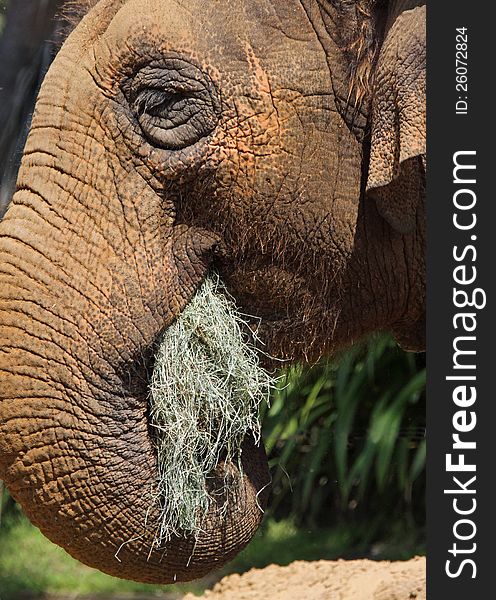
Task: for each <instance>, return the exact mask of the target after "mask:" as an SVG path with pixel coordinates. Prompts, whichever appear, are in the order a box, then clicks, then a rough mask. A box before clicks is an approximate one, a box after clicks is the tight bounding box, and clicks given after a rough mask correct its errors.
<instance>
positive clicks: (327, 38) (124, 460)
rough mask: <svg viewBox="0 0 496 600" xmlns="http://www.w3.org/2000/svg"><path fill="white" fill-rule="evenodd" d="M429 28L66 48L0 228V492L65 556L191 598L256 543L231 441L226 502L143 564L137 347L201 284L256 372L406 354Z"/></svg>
mask: <svg viewBox="0 0 496 600" xmlns="http://www.w3.org/2000/svg"><path fill="white" fill-rule="evenodd" d="M82 4H83V5H84V6H83V11H82V12H85V9H86V8H88V6H89V5H91V4H95V2H83V3H82ZM87 5H88V6H87ZM410 7H415V8H413V9H411V10H409V8H410ZM424 28H425V6H423V3H422V2H413V3H412V2H406V1H404V2H394V1H392V2H389V3H388V2H375V1H374V0H360V1H357V2H354V1H352V0H349V1H346V2H345V1H339V0H332V1H331V0H320V1H317V0H299V1H298V0H284V1H282V0H270V1H269V0H240V1H239V2H229V1H228V0H209V1H205V0H203V1H201V0H180V1H179V0H146V1H145V0H101V1H100V2H98V3H96V5H95V6H94V7H93V8H92V9H91V10H90V11H89V12H88V14H87V16H86V17H85V18H84V19H83V20H82V21H81V23H79V25H77V27H76V28H75V29H74V31H73V33H72V34H71V35H70V37H69V38H68V40H67V41H66V43H65V44H64V46H63V48H62V50H61V51H60V53H59V54H58V56H57V58H56V60H55V62H54V63H53V66H52V67H51V69H50V71H49V73H48V75H47V77H46V79H45V82H44V84H43V86H42V89H41V92H40V95H39V98H38V102H37V107H36V113H35V116H34V119H33V124H32V128H31V132H30V135H29V138H28V141H27V145H26V149H25V153H24V157H23V161H22V167H21V171H20V174H19V179H18V190H17V192H16V194H15V196H14V199H13V202H12V204H11V206H10V208H9V209H8V211H7V213H6V216H5V219H4V220H3V222H2V223H1V224H0V399H1V403H0V478H2V479H4V481H5V482H6V484H7V486H8V487H9V489H10V491H11V493H12V494H13V495H14V497H15V498H16V499H17V500H19V501H20V502H21V503H22V505H23V507H24V509H25V511H26V512H27V514H28V516H29V517H30V518H31V520H32V521H33V522H34V523H36V524H37V525H38V526H39V527H40V528H41V530H42V531H43V532H44V533H45V534H46V535H47V536H48V537H49V538H50V539H52V540H53V541H54V542H56V543H58V544H60V545H62V546H63V547H64V548H66V549H67V550H68V551H69V552H70V553H71V554H72V555H73V556H75V557H77V558H78V559H80V560H82V561H83V562H85V563H87V564H90V565H92V566H95V567H97V568H99V569H101V570H103V571H106V572H108V573H111V574H114V575H118V576H120V577H127V578H132V579H137V580H141V581H148V582H159V581H160V582H166V581H174V580H187V579H191V578H194V577H198V576H200V575H203V574H205V573H206V572H208V571H210V570H212V569H213V568H215V567H217V566H220V565H222V564H223V563H225V562H226V561H227V560H229V559H230V558H232V556H234V555H235V554H236V553H237V552H238V551H239V550H240V549H241V548H242V547H243V546H244V545H245V544H246V543H247V542H248V541H249V540H250V538H251V536H252V535H253V533H254V531H255V530H256V528H257V526H258V524H259V522H260V519H261V510H260V508H261V506H263V504H264V502H265V501H266V491H265V492H263V493H261V494H258V492H259V491H260V490H261V489H262V488H263V487H264V486H265V484H266V483H267V479H268V475H267V470H266V462H265V458H264V456H263V450H262V449H261V448H255V447H254V446H253V443H252V442H250V441H249V440H247V442H246V447H245V449H244V451H243V462H244V464H243V472H244V476H243V479H242V484H241V485H240V487H239V493H238V494H235V495H234V496H233V497H231V498H227V499H226V498H217V499H216V502H214V503H213V505H212V509H211V511H210V513H209V514H208V515H207V518H206V519H205V522H204V523H203V533H202V535H200V536H199V538H198V539H197V540H194V539H192V538H191V537H187V536H186V537H179V538H177V539H174V540H171V542H170V543H168V544H167V547H166V548H158V549H157V548H152V544H153V539H154V529H155V528H156V522H157V514H156V509H155V508H153V507H152V508H151V507H150V502H149V498H148V496H149V491H150V490H151V489H152V488H153V486H154V482H155V481H156V475H157V472H156V457H155V452H154V445H153V439H152V436H151V434H150V431H149V424H148V419H147V379H148V376H149V373H150V369H151V366H152V365H153V348H154V344H155V343H156V341H157V339H158V338H159V336H160V334H161V333H162V332H163V331H164V330H165V329H166V328H167V327H168V326H169V325H170V324H171V323H172V322H173V320H174V319H176V318H177V317H178V316H179V315H180V314H181V311H182V309H183V308H184V307H185V305H186V304H187V303H188V302H189V301H190V300H191V298H192V297H193V295H194V293H195V290H197V289H198V287H199V286H200V285H201V283H202V281H203V280H204V278H205V277H206V275H207V273H208V272H209V270H210V269H211V268H215V269H216V270H217V271H218V272H219V274H220V277H221V279H222V280H223V282H224V284H225V285H226V286H227V289H228V290H229V292H230V293H231V294H232V295H233V297H234V298H235V299H236V302H237V304H238V306H239V308H240V310H242V311H243V312H245V313H248V314H251V315H255V316H256V317H259V318H260V319H261V321H260V328H259V335H260V337H261V339H262V340H263V341H264V342H265V343H266V347H265V348H264V350H265V351H267V352H269V353H270V354H271V355H273V356H276V357H280V358H285V359H289V360H314V359H316V358H317V357H318V356H320V355H322V354H330V353H333V352H335V351H337V350H339V349H340V348H343V347H345V346H347V345H349V344H351V343H353V342H354V341H355V340H357V339H359V338H360V337H363V336H364V335H367V334H369V333H371V332H373V331H377V330H381V329H388V330H391V331H392V332H393V333H394V335H395V336H396V337H397V339H398V340H399V341H400V343H401V344H402V345H403V346H405V347H407V348H409V349H421V348H422V346H423V337H424V205H423V199H424V186H425V182H424V179H425V173H424V169H425V107H424V103H425V90H424V85H425V32H424ZM376 50H377V52H376ZM255 322H256V319H255V320H254V323H255ZM178 360H180V357H178ZM236 469H237V467H236V465H233V464H227V465H224V464H220V465H219V466H218V469H217V471H216V473H214V474H213V478H212V479H211V486H212V491H214V490H215V489H217V487H216V481H217V479H218V478H222V477H224V476H225V474H226V472H233V473H234V474H235V471H236ZM216 478H217V479H216ZM225 500H227V501H228V510H227V511H226V512H225V513H222V514H221V513H220V512H219V511H218V510H216V506H215V505H216V504H218V505H220V504H222V503H223V502H224V501H225ZM165 501H166V499H165Z"/></svg>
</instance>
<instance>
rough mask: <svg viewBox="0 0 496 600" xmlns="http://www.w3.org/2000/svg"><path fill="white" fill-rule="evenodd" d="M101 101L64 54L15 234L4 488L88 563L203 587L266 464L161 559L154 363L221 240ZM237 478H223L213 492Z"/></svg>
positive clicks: (5, 268)
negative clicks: (122, 133)
mask: <svg viewBox="0 0 496 600" xmlns="http://www.w3.org/2000/svg"><path fill="white" fill-rule="evenodd" d="M71 82H77V86H76V87H75V86H74V84H73V83H71ZM100 91H101V90H98V89H97V88H95V85H94V82H93V80H92V79H91V76H90V75H89V74H88V71H87V70H86V69H85V68H84V65H83V66H81V65H79V66H75V65H74V64H73V63H69V62H68V61H67V60H66V59H65V54H64V52H63V51H62V53H61V55H60V58H58V59H57V60H56V62H55V64H54V66H53V67H52V69H51V71H50V73H49V74H48V76H47V79H46V81H45V83H44V85H43V87H42V90H41V93H40V97H39V100H38V104H37V111H36V114H35V117H34V119H33V125H32V131H31V133H30V135H29V138H28V142H27V146H26V151H25V155H24V158H23V163H22V167H21V171H20V175H19V180H18V191H17V192H16V194H15V196H14V199H13V202H12V205H11V207H10V208H9V210H8V211H7V214H6V216H5V219H4V220H3V221H2V222H1V223H0V479H3V480H4V481H5V483H6V485H7V486H8V488H9V490H10V491H11V493H12V495H13V496H14V497H15V498H16V499H17V500H18V501H19V502H20V503H21V504H22V506H23V508H24V510H25V512H26V514H27V515H28V517H29V518H30V519H31V520H32V521H33V522H34V523H35V524H36V525H37V526H39V528H40V529H41V530H42V531H43V533H44V534H45V535H46V536H47V537H49V538H50V539H51V540H52V541H54V542H55V543H57V544H59V545H61V546H63V547H64V548H65V549H66V550H67V551H68V552H69V553H70V554H72V555H73V556H74V557H76V558H78V559H79V560H81V561H82V562H84V563H86V564H89V565H90V566H93V567H96V568H98V569H100V570H102V571H105V572H107V573H110V574H112V575H116V576H120V577H124V578H129V579H134V580H139V581H144V582H149V583H153V582H160V583H166V582H172V581H181V580H190V579H194V578H197V577H200V576H202V575H204V574H205V573H207V572H208V571H210V570H212V568H214V567H217V566H220V565H222V564H223V563H225V562H226V561H228V560H230V559H231V558H232V557H233V556H234V555H235V554H236V553H237V552H239V550H240V549H241V548H242V547H244V545H246V543H247V542H248V541H249V540H250V538H251V537H252V535H253V533H254V532H255V530H256V528H257V527H258V524H259V522H260V519H261V511H260V503H263V497H262V498H257V493H258V491H259V490H260V489H261V488H263V487H264V485H265V484H266V483H267V479H268V475H267V470H266V469H267V467H266V460H265V457H264V453H263V449H261V448H255V447H253V446H250V447H248V446H246V448H245V452H243V454H242V467H243V476H242V478H241V479H240V481H241V484H240V486H239V489H238V493H237V494H236V497H235V498H234V497H233V498H228V499H225V498H224V499H220V500H219V501H220V502H222V503H223V504H224V502H225V501H227V507H228V508H227V510H225V505H224V510H222V511H220V510H217V507H216V506H212V507H211V509H210V511H209V512H208V514H207V515H206V517H205V518H204V521H203V522H202V527H201V529H202V532H201V534H200V535H198V536H196V537H193V536H191V535H189V536H188V535H184V536H176V537H173V538H172V539H171V540H169V542H168V543H167V544H166V546H165V547H157V546H156V544H155V543H154V541H155V539H156V536H155V534H156V527H157V523H158V518H159V517H158V513H159V509H160V507H158V506H157V505H156V504H154V503H153V502H151V498H152V497H153V490H154V486H155V484H156V480H157V460H156V452H155V446H154V442H153V436H152V434H151V432H150V425H149V419H148V403H147V394H148V380H149V375H150V369H151V366H152V361H153V353H154V349H155V344H156V341H157V339H158V338H159V336H160V335H161V334H162V332H163V331H164V330H165V329H166V328H167V326H168V325H170V323H171V322H172V321H173V320H174V319H175V318H176V317H177V316H178V315H179V314H180V312H181V310H182V309H183V308H184V306H185V305H186V304H187V303H188V301H189V300H190V299H191V297H192V296H193V295H194V293H195V290H196V289H197V287H198V286H199V285H200V283H201V282H202V281H203V279H204V277H205V275H206V273H207V271H208V268H209V263H210V254H211V249H212V247H213V245H214V244H215V241H216V240H215V239H214V238H213V237H212V236H211V235H209V234H207V233H206V232H204V231H199V230H195V229H194V228H188V227H186V226H184V225H177V226H176V225H175V224H174V211H173V207H172V204H171V203H169V202H167V200H166V199H164V198H163V197H161V196H160V195H159V194H157V193H156V191H155V190H154V186H153V181H152V180H151V179H149V180H146V179H145V178H143V176H142V175H141V174H138V173H137V172H136V170H135V166H134V165H130V166H127V167H126V166H125V165H123V164H121V162H120V160H119V156H118V154H117V151H116V149H115V147H114V146H112V141H111V140H109V137H108V136H106V135H105V133H104V132H103V130H102V131H98V130H95V128H94V124H95V123H98V122H102V121H105V119H103V118H100V119H95V118H94V117H95V115H94V114H89V112H88V109H89V108H91V110H92V111H95V110H97V109H96V108H95V107H96V106H98V102H97V97H96V96H97V94H98V93H100ZM71 115H72V116H71ZM75 115H77V118H76V117H75ZM100 117H102V115H100ZM236 469H237V467H236V466H234V465H232V464H229V465H223V464H220V465H218V467H217V471H216V473H214V474H212V480H213V485H215V477H218V478H222V477H224V476H225V473H226V472H227V471H229V470H236ZM165 501H166V500H165Z"/></svg>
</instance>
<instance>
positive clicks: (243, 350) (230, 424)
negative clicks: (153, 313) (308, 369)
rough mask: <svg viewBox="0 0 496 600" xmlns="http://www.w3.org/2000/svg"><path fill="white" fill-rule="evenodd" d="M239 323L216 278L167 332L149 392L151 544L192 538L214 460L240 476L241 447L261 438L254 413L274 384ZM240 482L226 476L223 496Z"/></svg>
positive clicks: (202, 510)
mask: <svg viewBox="0 0 496 600" xmlns="http://www.w3.org/2000/svg"><path fill="white" fill-rule="evenodd" d="M244 325H245V321H244V320H243V317H242V315H241V314H240V313H239V312H238V311H237V309H236V306H235V304H234V301H233V300H232V298H231V297H230V296H229V295H228V294H227V292H226V290H225V288H224V287H223V286H222V284H221V282H220V281H219V278H218V276H217V275H215V274H214V275H211V276H210V277H209V278H207V279H206V280H205V282H204V283H203V285H202V286H201V288H200V289H199V290H198V292H197V293H196V295H195V296H194V298H193V299H192V301H191V302H190V304H189V305H188V306H187V307H186V308H185V309H184V311H183V312H182V314H181V315H180V317H179V318H178V319H177V321H176V322H175V323H174V324H173V325H171V326H170V327H169V328H168V329H167V330H166V332H165V334H164V336H163V338H162V340H161V343H160V346H159V349H158V352H157V354H156V357H155V366H154V370H153V374H152V377H151V383H150V389H149V392H150V393H149V403H150V422H151V425H152V427H153V429H154V431H155V433H156V436H155V441H156V451H157V458H158V482H157V487H156V490H155V492H154V495H155V501H157V502H158V503H159V506H160V523H159V527H158V531H157V533H156V538H155V539H156V544H157V545H158V546H161V545H162V544H163V543H164V542H167V541H168V540H169V539H170V538H171V537H172V536H176V535H191V534H193V535H194V536H197V535H198V534H199V533H200V531H201V523H202V519H203V517H204V515H205V514H206V513H207V511H208V509H209V506H210V503H211V501H212V499H211V497H210V495H209V492H208V489H207V477H208V475H209V473H211V472H212V471H213V470H214V469H215V467H216V466H217V465H218V463H219V462H220V461H221V460H222V461H226V463H229V462H232V463H234V464H235V465H236V466H237V467H238V468H239V469H240V472H241V461H240V456H241V444H242V442H243V439H244V438H245V437H246V436H247V435H253V436H254V438H255V442H256V443H258V441H259V439H260V424H259V420H258V409H259V405H260V403H261V402H262V401H264V400H265V401H268V399H269V394H270V390H271V388H272V386H273V380H272V378H271V377H270V376H269V374H267V373H266V371H264V370H263V369H262V368H261V367H260V365H259V360H258V356H257V353H256V351H255V349H254V347H253V345H252V344H250V343H249V342H248V341H247V338H246V334H245V331H246V328H245V327H244ZM239 483H240V482H239V480H237V481H233V480H232V478H231V479H230V480H228V478H227V477H226V478H225V479H224V490H222V492H223V494H224V496H225V497H226V498H227V497H229V495H230V494H231V493H233V494H234V492H235V488H236V486H238V485H239Z"/></svg>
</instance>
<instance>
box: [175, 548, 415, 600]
mask: <svg viewBox="0 0 496 600" xmlns="http://www.w3.org/2000/svg"><path fill="white" fill-rule="evenodd" d="M197 598H198V597H197V596H193V595H191V594H188V595H187V596H185V597H184V599H183V600H197ZM202 598H205V599H207V598H208V600H292V599H293V598H294V599H295V600H426V591H425V558H420V557H418V558H414V559H412V560H410V561H406V562H375V561H371V560H353V561H345V560H339V561H325V560H321V561H317V562H304V561H297V562H294V563H292V564H290V565H288V566H287V567H279V566H277V565H270V566H268V567H266V568H265V569H252V570H251V571H248V572H247V573H244V574H243V575H228V576H227V577H224V579H222V580H221V581H219V583H217V584H216V585H215V587H214V588H213V589H212V590H209V591H207V592H205V594H204V595H203V596H202Z"/></svg>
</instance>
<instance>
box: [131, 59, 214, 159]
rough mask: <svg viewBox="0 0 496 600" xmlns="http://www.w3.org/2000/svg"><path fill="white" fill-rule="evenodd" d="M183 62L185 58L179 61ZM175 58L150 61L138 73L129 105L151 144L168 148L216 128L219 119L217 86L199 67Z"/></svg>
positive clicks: (183, 144) (190, 142) (178, 146)
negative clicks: (171, 64)
mask: <svg viewBox="0 0 496 600" xmlns="http://www.w3.org/2000/svg"><path fill="white" fill-rule="evenodd" d="M179 62H180V63H183V62H184V61H179ZM179 67H180V68H178V61H177V60H176V61H174V68H173V69H171V68H167V65H160V66H156V65H148V66H147V67H145V68H144V69H142V70H141V71H140V72H139V73H138V74H137V76H136V77H135V79H134V81H133V83H132V86H131V90H130V96H131V97H130V98H129V100H130V105H131V109H132V111H133V112H134V114H135V117H136V119H137V121H138V123H139V125H140V127H141V130H142V132H143V134H144V136H145V137H146V139H147V140H148V142H149V143H150V144H152V145H153V146H155V147H158V148H163V149H166V150H181V149H183V148H186V147H188V146H192V145H193V144H195V143H196V142H198V141H199V140H201V139H202V138H204V137H206V136H207V135H208V134H209V133H211V132H212V131H213V129H214V128H215V126H216V125H217V122H218V114H219V110H218V102H217V96H216V91H215V88H214V86H213V84H212V82H211V81H210V79H209V78H207V77H206V76H205V75H204V74H203V73H202V72H201V71H199V69H198V68H196V67H194V66H193V65H191V64H190V63H186V65H184V64H180V65H179Z"/></svg>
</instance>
